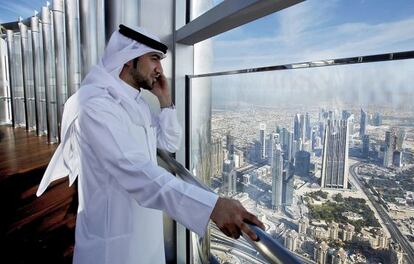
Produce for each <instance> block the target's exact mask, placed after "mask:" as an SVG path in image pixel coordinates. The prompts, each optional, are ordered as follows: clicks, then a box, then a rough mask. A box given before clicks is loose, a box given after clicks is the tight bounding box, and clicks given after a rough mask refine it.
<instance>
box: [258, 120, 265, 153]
mask: <svg viewBox="0 0 414 264" xmlns="http://www.w3.org/2000/svg"><path fill="white" fill-rule="evenodd" d="M265 136H266V124H264V123H260V131H259V142H260V155H261V156H260V157H261V158H262V159H265V158H266V137H265Z"/></svg>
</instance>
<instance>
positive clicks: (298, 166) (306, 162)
mask: <svg viewBox="0 0 414 264" xmlns="http://www.w3.org/2000/svg"><path fill="white" fill-rule="evenodd" d="M309 170H310V153H309V152H307V151H303V150H302V151H298V152H296V156H295V174H296V175H298V176H301V177H306V176H308V173H309Z"/></svg>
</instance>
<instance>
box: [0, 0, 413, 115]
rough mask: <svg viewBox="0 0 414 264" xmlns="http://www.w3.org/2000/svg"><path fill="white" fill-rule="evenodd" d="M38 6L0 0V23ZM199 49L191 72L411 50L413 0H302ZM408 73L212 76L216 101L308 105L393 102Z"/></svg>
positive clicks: (400, 98)
mask: <svg viewBox="0 0 414 264" xmlns="http://www.w3.org/2000/svg"><path fill="white" fill-rule="evenodd" d="M199 1H201V2H200V3H201V5H205V3H206V2H209V1H210V2H211V3H212V4H213V5H217V4H219V3H220V2H221V0H199ZM50 2H52V1H50ZM43 5H46V1H43V0H0V22H1V23H4V22H10V21H16V20H17V19H18V17H19V16H21V17H23V18H27V17H29V16H31V15H33V13H34V10H37V11H40V9H41V6H43ZM197 49H198V50H199V52H200V55H201V57H200V58H199V59H198V62H197V61H196V65H197V66H196V69H195V73H205V72H216V71H225V70H234V69H245V68H254V67H261V66H269V65H280V64H287V63H296V62H304V61H312V60H322V59H334V58H344V57H353V56H360V55H372V54H379V53H389V52H398V51H408V50H414V0H393V1H390V0H307V1H304V2H302V3H299V4H297V5H294V6H292V7H290V8H287V9H284V10H282V11H279V12H277V13H274V14H271V15H268V16H266V17H263V18H261V19H258V20H256V21H253V22H250V23H248V24H246V25H243V26H240V27H238V28H236V29H233V30H230V31H228V32H225V33H222V34H220V35H218V36H216V37H214V38H212V39H209V40H207V41H204V42H202V43H200V44H197V45H196V50H197ZM203 54H204V55H205V56H203ZM196 60H197V57H196ZM411 76H414V62H413V60H407V61H395V62H382V63H370V64H366V65H351V66H335V67H323V68H318V69H302V70H291V71H283V72H280V71H278V72H266V73H261V74H243V75H234V76H228V77H215V78H211V79H212V84H213V88H214V91H216V97H215V98H216V99H215V100H216V101H217V102H218V101H220V100H221V101H223V99H228V100H230V101H241V102H243V101H246V102H247V103H254V104H264V105H273V104H279V103H282V102H283V103H286V102H293V101H294V102H296V103H304V104H306V102H307V103H308V104H311V103H314V102H315V100H317V99H319V101H321V98H324V100H328V101H329V100H330V103H332V104H338V103H344V104H345V103H348V102H349V101H350V102H355V103H359V104H361V105H366V104H370V103H371V104H387V105H391V106H396V107H398V106H401V105H403V104H405V103H406V102H407V98H410V99H414V98H413V94H414V87H413V85H412V81H411V78H410V77H411ZM332 91H334V93H333V92H332ZM341 98H342V101H343V102H338V100H341ZM413 101H414V100H413ZM223 102H224V101H223Z"/></svg>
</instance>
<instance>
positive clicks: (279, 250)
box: [157, 149, 302, 264]
mask: <svg viewBox="0 0 414 264" xmlns="http://www.w3.org/2000/svg"><path fill="white" fill-rule="evenodd" d="M157 155H158V157H159V158H160V159H161V160H162V161H163V162H164V163H165V164H166V165H167V166H168V167H169V169H170V170H171V172H173V173H175V174H176V175H177V176H179V177H180V178H181V179H182V180H183V181H185V182H187V183H190V184H193V185H196V186H198V187H200V188H202V189H204V190H206V191H209V192H213V190H211V189H210V187H208V186H207V185H206V184H205V183H203V182H202V181H201V180H200V179H198V178H197V177H195V176H194V175H193V174H191V172H189V171H188V170H187V169H186V168H185V167H184V166H183V165H182V164H181V163H179V162H178V161H177V160H175V159H174V158H172V157H171V156H170V155H169V153H168V152H167V151H165V150H161V149H157ZM247 224H248V225H249V227H250V228H251V229H252V230H253V231H254V232H255V233H256V235H257V237H258V238H259V239H258V241H253V240H252V239H250V237H249V236H248V235H246V234H245V233H242V234H243V237H244V238H245V239H246V241H247V242H248V243H249V244H250V245H252V246H253V247H254V248H255V249H256V250H257V251H259V252H260V253H261V254H262V256H263V257H264V258H265V259H266V260H267V261H269V262H270V263H276V264H282V263H289V264H290V263H291V264H300V263H302V262H301V261H300V260H299V259H298V258H297V257H296V256H294V255H293V254H292V253H291V252H290V251H289V250H287V249H286V248H285V247H284V246H282V245H281V244H280V243H278V242H277V241H276V240H274V239H272V238H271V237H270V236H269V235H268V234H267V233H266V232H265V231H263V230H262V229H260V228H259V227H258V226H256V225H253V224H249V223H247Z"/></svg>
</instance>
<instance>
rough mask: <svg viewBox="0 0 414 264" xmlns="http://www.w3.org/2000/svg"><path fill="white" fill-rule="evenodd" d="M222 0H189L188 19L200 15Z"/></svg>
mask: <svg viewBox="0 0 414 264" xmlns="http://www.w3.org/2000/svg"><path fill="white" fill-rule="evenodd" d="M223 1H224V0H195V1H190V8H191V18H190V20H193V19H196V18H197V17H199V16H200V15H202V14H204V13H205V12H207V11H208V10H210V9H211V8H213V7H215V6H216V5H218V4H220V3H221V2H223Z"/></svg>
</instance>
